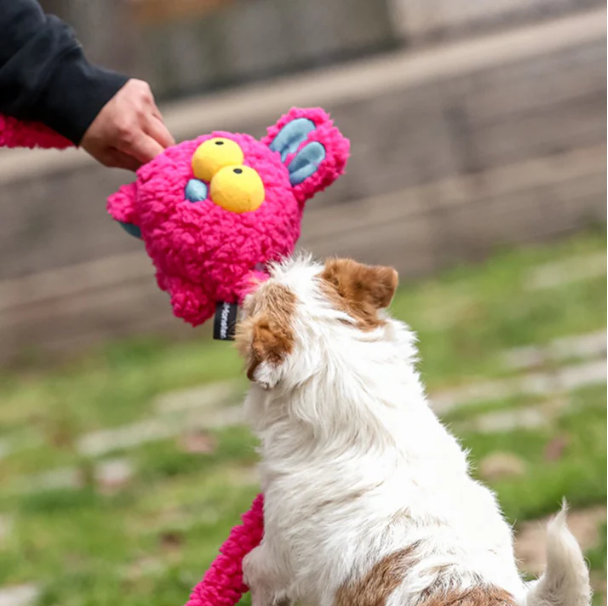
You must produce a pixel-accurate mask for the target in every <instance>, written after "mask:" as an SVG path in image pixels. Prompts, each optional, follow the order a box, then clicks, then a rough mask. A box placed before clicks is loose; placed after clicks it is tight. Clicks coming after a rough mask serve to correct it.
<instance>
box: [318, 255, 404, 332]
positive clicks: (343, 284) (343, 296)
mask: <svg viewBox="0 0 608 606" xmlns="http://www.w3.org/2000/svg"><path fill="white" fill-rule="evenodd" d="M321 278H322V279H323V280H324V281H325V284H326V285H327V286H328V287H329V289H330V294H331V295H332V297H331V298H332V300H334V301H336V302H337V303H338V304H339V306H340V307H342V308H344V310H345V311H346V312H347V313H348V314H349V315H350V316H351V317H353V319H354V320H356V321H357V323H358V324H359V326H360V327H361V328H367V329H371V328H375V327H376V326H378V325H380V324H382V320H380V319H379V317H378V313H377V312H378V310H379V309H384V308H386V307H388V306H389V305H390V303H391V301H392V299H393V296H394V295H395V291H396V290H397V286H398V284H399V276H398V274H397V271H396V270H395V269H393V268H392V267H383V266H375V265H362V264H361V263H357V262H356V261H353V260H351V259H330V260H328V261H327V262H326V263H325V269H324V271H323V273H322V274H321Z"/></svg>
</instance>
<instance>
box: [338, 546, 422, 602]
mask: <svg viewBox="0 0 608 606" xmlns="http://www.w3.org/2000/svg"><path fill="white" fill-rule="evenodd" d="M417 547H418V544H417V543H414V544H413V545H411V546H410V547H407V548H406V549H401V550H400V551H396V552H395V553H391V554H390V555H388V556H386V557H385V558H383V559H382V560H380V561H379V562H378V563H377V564H375V565H374V566H373V567H372V569H371V570H370V571H369V572H368V573H367V574H366V575H365V576H364V577H363V578H362V579H360V580H358V581H350V582H346V583H344V584H343V585H342V586H341V587H339V588H338V591H337V592H336V597H335V600H334V606H385V604H386V601H387V600H388V598H389V597H390V595H391V593H393V591H395V589H397V587H398V586H399V584H400V583H401V581H403V577H404V576H405V573H406V572H407V569H408V568H410V567H411V566H413V565H414V564H415V563H416V558H415V555H414V552H415V551H416V548H417Z"/></svg>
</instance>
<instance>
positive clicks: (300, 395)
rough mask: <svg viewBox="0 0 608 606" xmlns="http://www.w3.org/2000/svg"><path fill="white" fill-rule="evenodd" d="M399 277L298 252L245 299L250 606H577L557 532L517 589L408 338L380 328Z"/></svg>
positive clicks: (496, 519) (569, 561) (485, 503)
mask: <svg viewBox="0 0 608 606" xmlns="http://www.w3.org/2000/svg"><path fill="white" fill-rule="evenodd" d="M397 283H398V276H397V272H396V271H395V270H394V269H392V268H388V267H374V266H365V265H361V264H359V263H356V262H355V261H352V260H348V259H332V260H328V261H327V262H326V263H325V264H320V263H317V262H314V261H313V260H312V259H311V258H310V257H308V256H299V257H296V258H293V259H290V260H286V261H284V262H282V263H279V264H276V265H274V266H273V267H272V268H271V269H270V277H269V279H268V280H267V281H265V282H263V283H261V284H259V285H258V286H256V287H255V288H254V290H253V291H252V293H251V294H249V295H248V296H247V297H246V299H245V301H244V303H243V311H242V317H241V319H240V321H239V325H238V329H237V336H236V343H237V347H238V349H239V351H240V353H241V354H242V356H243V357H244V359H245V363H246V366H247V375H248V377H249V379H250V380H251V382H252V385H251V388H250V390H249V392H248V394H247V396H246V399H245V415H246V418H247V421H248V423H249V424H250V425H251V427H252V429H253V431H254V432H255V434H256V435H257V437H258V438H259V440H260V454H261V463H260V469H261V483H262V490H263V491H264V495H265V504H264V524H265V534H264V538H263V540H262V542H261V544H260V545H259V546H258V547H257V548H255V549H254V550H253V551H252V552H251V553H250V554H248V556H247V557H246V559H245V561H244V565H243V572H244V579H245V582H246V583H247V585H248V586H249V587H250V589H251V593H252V602H253V606H286V605H294V606H295V604H302V605H304V606H588V605H589V604H590V600H591V590H590V586H589V573H588V570H587V568H586V565H585V561H584V558H583V555H582V553H581V550H580V548H579V546H578V544H577V543H576V541H575V539H574V537H573V536H572V534H571V533H570V532H569V530H568V528H567V526H566V519H565V518H566V511H565V508H564V509H563V510H562V511H561V513H559V514H558V515H557V517H556V518H555V519H554V520H553V521H552V522H551V523H550V525H549V528H548V545H547V568H546V571H545V573H544V574H543V576H542V577H541V578H540V579H539V580H537V581H534V582H531V583H526V582H524V581H523V580H522V578H521V577H520V575H519V573H518V570H517V566H516V562H515V558H514V554H513V537H512V529H511V527H510V526H509V524H508V523H507V522H506V521H505V519H504V517H503V515H502V513H501V510H500V508H499V506H498V504H497V501H496V498H495V496H494V494H493V493H492V492H491V491H490V490H489V489H488V488H486V487H485V486H483V485H482V484H480V483H479V482H478V481H476V480H474V479H473V478H472V477H471V476H470V474H469V464H468V461H467V453H466V452H465V451H464V450H463V449H462V447H461V446H460V444H459V443H458V441H457V440H456V438H454V436H452V435H451V434H450V433H449V432H448V430H447V429H446V428H445V427H444V425H442V423H441V422H440V421H439V419H438V418H437V417H436V415H435V414H434V413H433V411H432V409H431V407H430V406H429V402H428V400H427V398H426V396H425V392H424V388H423V385H422V383H421V380H420V375H419V373H418V372H417V370H416V362H417V357H416V356H417V351H416V347H415V336H414V334H413V333H412V331H411V330H410V329H409V327H408V326H407V325H406V324H404V323H403V322H400V321H398V320H395V319H393V318H391V317H390V316H389V314H388V313H387V311H386V308H387V307H388V306H389V304H390V302H391V300H392V298H393V295H394V293H395V290H396V288H397Z"/></svg>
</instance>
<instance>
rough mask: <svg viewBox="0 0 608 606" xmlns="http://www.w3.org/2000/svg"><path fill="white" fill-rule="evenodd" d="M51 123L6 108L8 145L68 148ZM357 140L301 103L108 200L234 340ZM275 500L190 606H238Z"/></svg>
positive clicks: (188, 315) (2, 122)
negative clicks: (261, 133)
mask: <svg viewBox="0 0 608 606" xmlns="http://www.w3.org/2000/svg"><path fill="white" fill-rule="evenodd" d="M69 146H70V142H69V141H67V140H66V139H64V138H63V137H61V136H59V135H58V134H57V133H54V132H53V131H51V130H49V129H48V128H46V127H44V126H42V125H39V124H35V123H25V122H19V121H17V120H14V119H12V118H7V117H4V116H1V115H0V147H30V148H33V147H45V148H58V149H63V148H66V147H69ZM348 152H349V142H348V140H347V139H345V138H344V137H343V136H342V135H341V134H340V132H339V131H338V129H336V128H335V127H334V126H333V123H332V122H331V120H330V118H329V116H328V115H327V114H326V113H325V112H324V111H323V110H321V109H318V108H317V109H297V108H294V109H292V110H291V111H290V112H289V113H288V114H286V115H285V116H283V117H282V118H281V119H280V120H279V121H278V122H277V123H276V124H275V125H274V126H272V127H270V128H269V129H268V134H267V135H266V137H264V138H263V139H262V140H261V141H258V140H256V139H254V138H253V137H250V136H249V135H243V134H234V133H227V132H215V133H212V134H211V135H203V136H201V137H198V138H197V139H195V140H192V141H183V142H182V143H180V144H178V145H175V146H173V147H170V148H169V149H167V150H165V151H164V152H163V153H162V154H160V155H159V156H158V157H157V158H155V159H154V160H153V161H152V162H149V163H148V164H146V165H144V166H142V167H141V168H140V169H139V170H138V171H137V179H136V181H135V182H134V183H131V184H130V185H125V186H123V187H122V188H121V189H120V190H119V191H118V192H116V193H115V194H113V195H112V196H110V198H109V199H108V211H109V213H110V215H111V216H112V217H113V218H114V219H116V221H118V222H120V223H121V225H122V226H123V227H124V229H125V230H126V231H127V232H129V233H130V234H131V235H133V236H136V237H138V238H141V239H142V240H143V241H144V244H145V246H146V250H147V252H148V254H149V256H150V257H151V259H152V261H153V263H154V265H155V267H156V278H157V282H158V285H159V286H160V288H161V289H162V290H165V291H167V292H168V293H169V294H170V295H171V304H172V306H173V311H174V313H175V315H176V316H178V317H180V318H183V319H184V320H186V321H188V322H190V323H191V324H192V325H195V326H196V325H198V324H201V323H203V322H204V321H205V320H207V319H208V318H210V317H211V316H212V315H213V314H214V311H215V312H216V321H215V331H214V336H215V337H216V338H219V339H229V338H231V333H232V329H233V326H234V321H235V320H236V304H237V303H239V302H240V301H241V300H242V298H243V297H244V296H245V295H246V294H247V291H248V290H249V288H250V287H251V285H252V284H253V280H252V278H253V277H255V276H256V275H257V276H258V277H260V278H263V277H264V269H265V265H266V263H268V262H269V261H273V260H278V259H280V258H281V257H284V256H286V255H289V254H290V253H291V252H293V249H294V247H295V244H296V241H297V239H298V237H299V235H300V222H301V219H302V212H303V210H304V204H305V203H306V201H307V200H308V199H309V198H311V197H312V196H313V195H314V194H315V193H317V192H318V191H321V190H323V189H325V188H326V187H327V186H328V185H331V183H333V182H334V181H335V180H336V179H337V178H338V177H339V176H340V174H342V172H343V171H344V167H345V165H346V161H347V159H348ZM263 529H264V515H263V497H262V495H259V496H258V497H257V499H256V500H255V501H254V503H253V506H252V508H251V510H250V511H249V512H247V513H246V514H245V515H244V516H243V524H242V525H241V526H237V527H235V528H234V529H233V530H232V532H231V534H230V536H229V538H228V540H227V541H226V543H224V545H223V546H222V548H221V549H220V552H221V555H220V556H218V558H217V559H216V560H215V562H214V563H213V564H212V566H211V568H210V569H209V570H208V571H207V573H206V574H205V576H204V578H203V580H202V581H201V582H200V583H199V584H198V585H197V586H196V587H195V589H194V590H193V592H192V595H191V597H190V600H189V601H188V604H187V606H234V605H235V604H236V603H237V602H238V601H239V599H240V598H241V596H242V595H243V593H244V592H245V591H247V587H246V586H245V585H244V584H243V576H242V564H243V558H244V557H245V555H247V553H249V552H250V551H251V550H252V549H253V548H254V547H256V546H257V545H258V544H259V542H260V541H261V539H262V536H263V532H264V530H263Z"/></svg>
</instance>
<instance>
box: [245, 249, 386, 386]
mask: <svg viewBox="0 0 608 606" xmlns="http://www.w3.org/2000/svg"><path fill="white" fill-rule="evenodd" d="M397 283H398V276H397V272H396V271H395V270H394V269H392V268H390V267H378V266H368V265H362V264H360V263H357V262H355V261H352V260H350V259H331V260H329V261H327V262H326V263H325V264H324V265H323V264H319V263H315V262H313V261H312V260H311V259H310V258H309V257H296V258H295V259H290V260H288V261H285V262H284V263H282V264H277V265H274V266H272V267H271V268H270V279H269V280H267V281H265V282H263V283H261V284H260V285H259V286H258V287H257V288H256V289H254V291H253V292H252V293H251V294H250V295H248V296H247V298H246V299H245V301H244V304H243V317H242V319H241V322H240V323H239V327H238V330H237V347H238V348H239V351H240V353H241V354H242V356H243V358H244V359H245V362H246V366H247V376H248V377H249V379H250V380H251V381H253V382H255V383H257V384H258V385H260V386H261V387H263V388H264V389H272V388H274V387H277V386H278V385H279V384H282V385H283V386H285V387H287V388H289V387H294V386H297V385H298V384H302V383H304V382H305V381H307V380H308V379H310V378H312V377H313V376H315V375H316V374H317V373H318V372H319V371H321V370H323V369H324V368H326V366H327V356H328V355H331V352H332V351H334V352H335V351H340V350H342V352H344V350H346V349H347V348H348V347H349V342H354V341H356V342H358V343H360V342H362V341H373V340H377V339H380V338H381V337H382V333H383V331H382V329H383V327H384V326H385V324H386V316H385V314H384V312H383V310H384V309H385V308H386V307H388V305H389V304H390V302H391V300H392V298H393V295H394V294H395V290H396V288H397Z"/></svg>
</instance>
